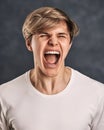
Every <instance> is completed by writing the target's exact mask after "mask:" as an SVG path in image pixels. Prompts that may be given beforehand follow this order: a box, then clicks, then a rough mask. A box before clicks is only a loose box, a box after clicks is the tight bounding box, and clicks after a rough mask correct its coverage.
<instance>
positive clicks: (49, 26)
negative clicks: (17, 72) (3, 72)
mask: <svg viewBox="0 0 104 130" xmlns="http://www.w3.org/2000/svg"><path fill="white" fill-rule="evenodd" d="M77 33H78V27H77V25H76V24H75V23H74V22H73V21H72V20H71V19H70V18H69V17H68V16H67V15H66V14H65V13H64V12H63V11H61V10H59V9H57V8H52V7H42V8H39V9H37V10H35V11H33V12H32V13H30V14H29V15H28V16H27V18H26V21H25V23H24V25H23V35H24V38H25V41H26V46H27V48H28V50H29V51H32V52H33V58H34V68H33V69H32V70H29V71H28V72H26V73H25V74H23V75H21V76H19V77H18V78H16V79H14V80H12V81H10V82H8V83H5V84H3V85H1V86H0V130H104V85H103V84H101V83H99V82H97V81H94V80H93V79H90V78H89V77H86V76H85V75H83V74H81V73H79V72H78V71H76V70H74V69H72V68H70V67H66V66H65V64H64V61H65V58H66V56H67V54H68V52H69V51H70V48H71V46H72V39H73V37H74V36H75V35H76V34H77Z"/></svg>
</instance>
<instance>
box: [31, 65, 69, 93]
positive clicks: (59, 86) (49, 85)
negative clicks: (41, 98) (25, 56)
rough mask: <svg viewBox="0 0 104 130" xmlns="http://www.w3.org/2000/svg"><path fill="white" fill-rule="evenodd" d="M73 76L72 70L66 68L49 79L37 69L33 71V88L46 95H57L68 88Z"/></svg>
mask: <svg viewBox="0 0 104 130" xmlns="http://www.w3.org/2000/svg"><path fill="white" fill-rule="evenodd" d="M70 76H71V70H70V69H68V68H66V67H64V68H63V69H62V71H61V72H60V73H59V74H57V75H56V76H54V77H48V76H46V75H44V74H42V73H41V72H40V71H37V69H33V70H31V73H30V79H31V82H32V84H33V86H34V87H35V88H36V89H37V90H39V91H40V92H42V93H44V94H49V95H51V94H56V93H59V92H61V91H62V90H63V89H65V87H66V86H67V84H68V82H69V80H70Z"/></svg>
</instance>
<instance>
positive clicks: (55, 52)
mask: <svg viewBox="0 0 104 130" xmlns="http://www.w3.org/2000/svg"><path fill="white" fill-rule="evenodd" d="M45 54H60V53H59V52H58V51H47V52H45Z"/></svg>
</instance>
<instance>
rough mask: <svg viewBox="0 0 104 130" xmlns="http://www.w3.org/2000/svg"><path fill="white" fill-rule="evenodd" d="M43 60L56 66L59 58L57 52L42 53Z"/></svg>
mask: <svg viewBox="0 0 104 130" xmlns="http://www.w3.org/2000/svg"><path fill="white" fill-rule="evenodd" d="M44 57H45V60H46V61H47V63H49V64H57V63H58V61H59V58H60V52H59V51H47V52H45V53H44Z"/></svg>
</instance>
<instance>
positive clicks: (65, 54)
mask: <svg viewBox="0 0 104 130" xmlns="http://www.w3.org/2000/svg"><path fill="white" fill-rule="evenodd" d="M70 48H71V45H70V44H67V45H66V46H64V50H63V51H64V57H65V58H66V56H67V54H68V52H69V51H70Z"/></svg>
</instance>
